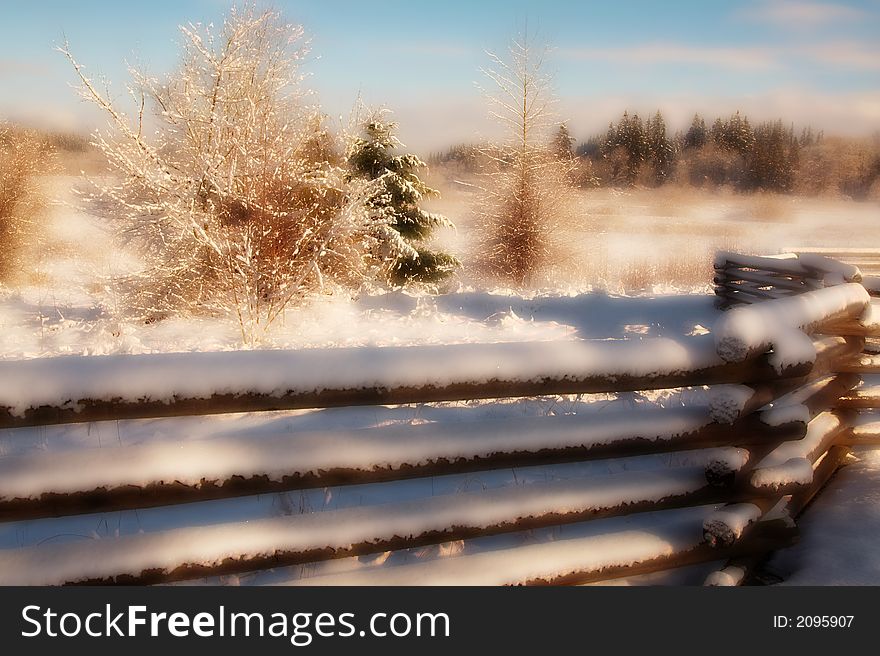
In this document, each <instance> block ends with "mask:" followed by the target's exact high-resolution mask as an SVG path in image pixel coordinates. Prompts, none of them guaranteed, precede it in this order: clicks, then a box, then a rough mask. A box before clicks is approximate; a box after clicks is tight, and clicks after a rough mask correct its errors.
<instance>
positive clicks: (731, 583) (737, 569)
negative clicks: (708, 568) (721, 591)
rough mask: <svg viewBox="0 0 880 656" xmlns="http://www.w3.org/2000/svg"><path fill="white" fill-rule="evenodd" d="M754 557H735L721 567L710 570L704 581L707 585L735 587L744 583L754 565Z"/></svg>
mask: <svg viewBox="0 0 880 656" xmlns="http://www.w3.org/2000/svg"><path fill="white" fill-rule="evenodd" d="M753 562H754V559H752V558H734V559H733V560H731V561H730V562H728V563H727V564H726V565H725V566H724V567H722V568H721V569H718V570H715V571H714V572H710V573H709V575H708V576H707V577H706V580H705V581H704V582H703V585H704V586H707V587H724V588H728V587H735V586H738V585H742V584H743V582H744V581H745V579H746V577H747V576H748V573H749V570H750V569H751V568H752V566H753Z"/></svg>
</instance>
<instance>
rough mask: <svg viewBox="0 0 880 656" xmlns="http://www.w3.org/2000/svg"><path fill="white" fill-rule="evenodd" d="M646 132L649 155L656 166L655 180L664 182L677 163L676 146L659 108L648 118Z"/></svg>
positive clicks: (660, 182) (658, 182)
mask: <svg viewBox="0 0 880 656" xmlns="http://www.w3.org/2000/svg"><path fill="white" fill-rule="evenodd" d="M646 133H647V134H646V138H647V141H648V156H649V157H650V159H651V163H652V165H653V167H654V181H655V182H656V183H657V184H663V182H665V181H666V178H667V177H668V176H669V174H670V173H671V172H672V169H673V167H674V165H675V147H674V146H673V144H672V142H671V141H670V140H669V137H668V136H667V135H666V122H665V121H664V120H663V114H661V113H660V111H659V110H657V113H656V114H654V116H653V117H652V118H650V119H648V121H647V125H646Z"/></svg>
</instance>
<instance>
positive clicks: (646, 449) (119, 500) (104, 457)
mask: <svg viewBox="0 0 880 656" xmlns="http://www.w3.org/2000/svg"><path fill="white" fill-rule="evenodd" d="M663 412H664V413H668V414H667V415H664V416H669V417H670V418H672V417H673V415H672V413H673V411H672V410H665V411H663ZM690 412H691V414H692V415H693V414H694V413H695V412H699V411H698V410H697V409H691V410H690ZM664 416H659V415H658V417H657V421H656V426H657V427H658V428H659V427H660V426H661V425H662V422H663V421H664ZM612 419H613V418H612V417H609V416H607V415H598V416H596V417H586V418H584V417H578V416H567V417H541V418H522V419H519V420H517V421H515V422H512V421H500V420H499V421H493V422H482V424H483V425H482V426H481V429H482V430H483V431H484V432H486V433H498V434H504V435H506V436H507V441H508V445H507V446H506V447H505V446H503V445H499V446H497V447H493V449H492V450H491V452H486V451H485V450H484V451H482V452H481V451H480V450H479V449H480V448H481V447H480V445H479V444H478V440H477V439H476V438H477V437H478V436H477V435H474V438H475V439H474V445H473V447H472V450H471V451H468V450H467V449H466V448H465V449H462V450H460V451H459V453H458V455H456V456H452V455H449V454H444V452H443V449H442V446H441V445H442V440H443V439H444V438H443V435H444V434H447V433H448V434H450V435H452V434H454V433H455V432H456V431H462V430H473V429H472V428H469V427H467V425H466V424H449V425H447V426H443V427H436V426H435V425H432V424H423V425H421V426H406V427H400V428H405V429H406V430H405V431H403V430H398V433H400V435H401V437H402V438H404V437H406V436H407V435H408V436H409V438H408V441H409V443H410V445H414V444H416V443H418V442H426V441H428V442H430V441H434V440H436V441H437V447H436V448H435V449H433V451H434V455H431V454H430V452H429V451H426V452H425V453H422V454H420V455H419V456H418V459H416V458H404V459H403V462H401V457H400V455H399V453H398V452H399V450H400V449H395V448H394V447H393V444H391V443H390V442H389V445H388V448H387V449H384V450H383V449H380V448H376V447H374V448H373V453H374V460H375V462H374V463H373V464H371V465H369V466H362V467H354V466H351V465H343V466H340V465H334V464H333V461H334V458H336V460H337V462H338V457H337V456H336V454H338V449H340V448H345V445H346V444H348V445H350V447H349V449H351V450H355V449H358V448H359V447H358V444H359V442H360V443H361V447H360V448H363V443H364V442H367V441H373V440H371V435H376V436H381V435H383V434H386V433H387V432H388V430H390V429H387V428H386V429H370V430H368V431H334V432H328V434H327V440H326V443H327V444H328V447H327V448H326V449H324V450H326V451H327V457H326V458H324V459H323V460H322V458H321V457H320V456H321V450H320V449H319V448H317V447H316V446H315V444H320V443H321V440H320V439H317V438H318V434H314V436H315V438H316V439H313V440H312V439H308V438H309V437H310V436H309V435H302V436H300V435H291V436H290V437H289V440H288V439H280V440H273V441H271V442H270V443H269V444H268V445H267V444H266V442H265V441H261V440H254V441H253V442H251V443H250V444H248V445H247V446H246V447H245V448H247V449H248V450H249V458H250V459H254V460H259V459H260V454H261V450H265V449H267V448H270V450H267V451H266V453H267V454H268V453H274V452H277V451H278V450H279V449H278V446H279V445H280V444H285V443H286V444H289V445H290V449H289V450H288V452H287V453H288V454H287V455H282V456H279V457H278V458H276V459H275V460H274V462H273V466H274V467H275V470H276V471H273V472H268V471H266V470H265V469H260V468H247V467H245V466H240V467H238V468H237V469H236V470H235V473H234V474H230V475H226V476H222V477H218V476H216V475H214V474H209V475H206V476H203V477H202V478H201V479H200V480H196V481H189V480H186V479H184V481H183V482H182V481H181V480H180V479H181V478H183V476H181V475H180V474H177V475H175V474H174V473H173V468H172V469H168V468H167V467H166V468H161V467H160V468H156V467H155V466H153V467H151V468H149V469H147V470H146V472H141V478H142V479H143V477H144V476H146V482H140V483H139V484H131V482H130V481H129V482H128V483H124V482H123V483H115V484H114V483H103V484H101V485H99V486H97V487H84V486H79V487H78V488H69V489H67V490H65V491H64V492H58V491H48V490H43V491H42V492H41V493H40V494H38V495H32V496H21V495H17V494H10V493H8V492H7V493H3V490H4V479H2V478H0V521H10V520H23V519H34V518H39V517H54V516H61V515H70V514H80V513H94V512H108V511H112V510H124V509H134V508H149V507H155V506H165V505H171V504H181V503H190V502H194V501H207V500H214V499H223V498H229V497H235V496H242V495H249V494H263V493H272V492H286V491H290V490H300V489H307V488H319V487H331V486H337V485H357V484H365V483H379V482H384V481H391V480H404V479H411V478H424V477H430V476H443V475H447V474H463V473H468V472H475V471H485V470H489V469H503V468H508V467H524V466H532V465H539V464H558V463H565V462H581V461H587V460H594V459H601V458H624V457H630V456H635V455H647V454H651V453H667V452H670V453H671V452H675V451H683V450H692V449H703V448H714V447H724V446H728V445H730V444H731V442H734V441H735V442H737V444H740V445H742V446H749V445H752V444H754V445H755V447H754V448H755V449H758V451H757V452H758V453H760V452H761V451H760V449H761V445H763V444H775V443H778V442H779V441H782V440H786V439H789V440H790V439H797V438H800V437H803V436H804V434H805V432H806V425H805V424H803V423H801V422H790V423H788V424H784V425H781V426H777V427H770V426H767V425H766V424H763V423H762V422H760V421H759V420H758V418H757V417H756V416H754V415H751V416H746V417H743V418H741V419H739V420H737V421H736V422H734V423H733V424H718V423H713V422H708V421H707V422H706V423H704V424H702V425H700V426H698V427H696V428H693V429H691V430H684V431H681V432H674V431H669V432H667V433H666V434H662V435H660V436H659V437H658V435H657V434H648V433H646V432H641V431H639V430H635V431H632V432H631V433H629V434H622V435H620V436H616V437H615V436H613V426H612V425H611V421H612ZM581 422H582V425H583V426H584V430H583V435H582V437H578V436H577V435H576V434H575V433H576V432H577V430H576V426H577V425H578V424H579V423H581ZM602 422H605V423H606V424H608V430H607V431H605V430H603V429H602V426H603V423H602ZM673 423H675V422H674V421H673ZM539 424H540V425H543V426H545V428H544V429H543V435H545V436H546V440H547V444H546V445H544V446H539V447H536V448H534V447H533V448H531V449H524V448H523V447H522V446H517V445H518V444H522V440H521V435H522V434H523V433H524V432H526V431H530V430H535V427H536V426H537V425H539ZM660 432H662V429H660ZM569 433H571V434H570V435H569ZM590 435H594V436H595V438H590ZM734 436H735V437H734ZM301 438H307V439H305V440H304V439H301ZM206 446H207V447H210V443H207V444H202V443H199V442H196V443H187V442H182V443H178V442H172V443H167V444H162V445H159V446H158V448H157V447H155V446H149V445H144V446H131V447H114V448H112V449H103V450H102V449H89V450H87V451H75V452H71V453H69V454H68V455H67V460H66V461H67V464H69V465H70V466H71V467H75V468H76V470H77V471H79V472H88V470H89V469H93V470H96V471H97V472H98V474H97V475H96V476H95V477H94V478H95V479H96V480H101V481H114V480H115V481H124V480H125V479H126V475H125V472H126V471H127V463H131V462H138V461H140V462H145V463H163V462H165V463H174V462H185V461H186V460H187V459H192V458H198V457H200V455H199V454H200V453H201V451H202V450H203V449H204V448H205V447H206ZM163 448H165V449H167V451H168V457H167V458H166V457H164V456H162V455H161V453H160V451H161V450H162V449H163ZM303 449H308V453H309V460H310V461H311V462H312V463H317V462H319V461H320V462H322V464H308V465H306V464H298V462H299V461H301V460H302V459H301V458H298V457H297V455H296V454H297V453H302V452H303ZM47 457H49V454H33V455H30V456H27V457H7V458H4V459H3V461H2V463H0V477H2V472H3V471H4V470H5V471H10V472H15V473H16V478H18V479H20V478H22V477H27V476H28V471H30V470H33V471H34V472H43V475H44V476H45V472H46V471H50V470H48V469H47V467H46V466H44V465H43V464H41V462H42V461H43V460H46V459H47ZM287 461H289V464H286V465H285V466H286V468H287V471H286V472H285V473H283V474H279V473H278V471H277V467H278V466H279V465H282V464H283V463H286V462H287ZM713 462H714V461H712V462H710V465H709V467H714V470H713V472H712V473H709V472H708V470H707V481H709V482H710V484H711V485H713V486H715V487H724V486H730V485H732V484H733V482H734V481H735V480H738V479H737V478H736V474H737V472H736V471H735V469H732V468H731V467H730V466H729V464H727V463H726V462H725V463H724V464H723V467H724V468H725V470H724V471H725V472H726V476H724V475H722V473H720V471H721V467H722V465H721V464H719V465H717V466H716V465H713V464H712V463H713ZM117 472H119V473H117ZM713 475H714V477H713ZM83 478H84V480H85V479H88V478H89V477H88V476H84V477H83ZM5 480H6V487H8V486H9V485H10V484H11V480H12V478H11V477H8V478H6V479H5Z"/></svg>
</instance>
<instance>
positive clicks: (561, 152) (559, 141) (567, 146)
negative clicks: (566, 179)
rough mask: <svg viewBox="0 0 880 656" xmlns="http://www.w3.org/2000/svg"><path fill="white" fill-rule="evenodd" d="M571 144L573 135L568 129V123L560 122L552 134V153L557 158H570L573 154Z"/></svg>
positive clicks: (572, 143)
mask: <svg viewBox="0 0 880 656" xmlns="http://www.w3.org/2000/svg"><path fill="white" fill-rule="evenodd" d="M573 145H574V137H572V136H571V132H569V131H568V125H566V124H565V123H560V124H559V127H558V128H557V129H556V134H555V135H554V136H553V143H552V144H551V147H552V149H553V154H554V155H556V157H557V158H559V159H563V160H565V159H571V158H572V157H573V156H574V151H573V150H572V146H573Z"/></svg>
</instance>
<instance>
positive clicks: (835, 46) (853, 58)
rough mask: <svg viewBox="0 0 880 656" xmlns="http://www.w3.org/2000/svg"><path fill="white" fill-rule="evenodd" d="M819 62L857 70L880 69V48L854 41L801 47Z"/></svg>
mask: <svg viewBox="0 0 880 656" xmlns="http://www.w3.org/2000/svg"><path fill="white" fill-rule="evenodd" d="M801 52H802V54H803V55H804V56H806V57H809V58H810V59H812V60H813V61H815V62H817V63H819V64H825V65H827V66H835V67H839V68H849V69H856V70H868V71H880V49H878V48H877V47H876V46H873V47H871V46H868V45H866V44H860V43H853V42H839V43H823V44H818V45H814V46H809V47H805V48H803V49H801Z"/></svg>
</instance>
